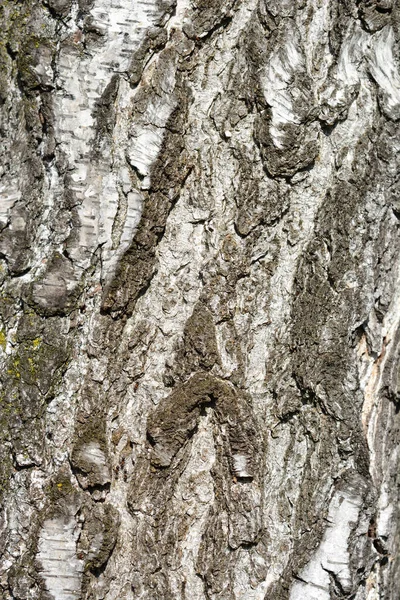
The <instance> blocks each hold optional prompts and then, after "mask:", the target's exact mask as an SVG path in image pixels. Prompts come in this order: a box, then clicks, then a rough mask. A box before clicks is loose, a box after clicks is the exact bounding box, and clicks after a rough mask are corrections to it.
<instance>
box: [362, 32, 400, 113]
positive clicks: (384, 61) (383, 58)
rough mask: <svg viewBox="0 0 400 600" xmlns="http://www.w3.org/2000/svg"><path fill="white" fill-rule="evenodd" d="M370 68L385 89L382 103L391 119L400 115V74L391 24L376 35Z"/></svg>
mask: <svg viewBox="0 0 400 600" xmlns="http://www.w3.org/2000/svg"><path fill="white" fill-rule="evenodd" d="M374 42H375V43H374V45H373V47H372V50H371V53H370V58H369V68H370V71H371V74H372V76H373V78H374V79H375V81H376V83H377V84H378V85H379V87H380V88H381V90H382V91H383V95H384V97H383V99H382V104H383V108H384V110H385V112H386V113H387V116H388V117H390V118H391V119H398V118H399V117H400V76H399V73H398V69H397V67H396V61H395V57H394V52H393V47H394V43H395V39H394V32H393V28H392V27H391V26H388V27H384V28H383V29H382V30H381V31H379V32H377V33H376V34H375V35H374Z"/></svg>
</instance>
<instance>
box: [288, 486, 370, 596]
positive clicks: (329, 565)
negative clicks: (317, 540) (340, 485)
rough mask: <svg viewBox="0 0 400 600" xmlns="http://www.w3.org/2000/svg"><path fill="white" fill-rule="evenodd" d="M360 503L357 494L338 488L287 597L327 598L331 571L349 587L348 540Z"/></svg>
mask: <svg viewBox="0 0 400 600" xmlns="http://www.w3.org/2000/svg"><path fill="white" fill-rule="evenodd" d="M361 505H362V499H361V497H360V496H355V495H352V494H349V493H348V492H345V491H338V492H337V493H336V494H335V495H334V497H333V498H332V501H331V503H330V506H329V514H328V522H329V525H328V527H327V529H326V531H325V534H324V537H323V540H322V542H321V544H320V546H319V548H318V550H317V551H316V553H315V555H314V557H313V558H312V560H311V561H310V562H309V563H308V565H307V566H306V567H305V568H304V569H303V570H302V572H301V573H300V578H301V579H302V581H296V582H295V583H294V585H293V586H292V589H291V592H290V597H289V599H290V600H330V597H331V596H330V593H329V584H330V575H329V573H333V574H334V575H335V577H336V578H337V579H338V580H339V581H340V584H341V586H342V587H343V589H344V590H345V591H348V590H350V588H351V575H350V567H349V559H350V556H349V550H348V540H349V536H350V533H351V528H352V525H353V523H356V522H357V520H358V514H359V511H360V508H361Z"/></svg>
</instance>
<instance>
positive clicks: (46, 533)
mask: <svg viewBox="0 0 400 600" xmlns="http://www.w3.org/2000/svg"><path fill="white" fill-rule="evenodd" d="M79 529H80V527H79V526H77V524H76V522H75V519H73V518H72V517H65V518H63V517H58V518H55V519H48V520H47V521H45V522H44V526H43V529H42V531H41V533H40V537H39V552H38V559H39V560H40V562H41V563H42V566H43V572H42V575H43V577H44V580H45V582H46V588H47V590H48V591H49V592H50V594H51V595H52V596H53V598H54V600H76V599H77V598H80V597H81V580H82V572H83V566H84V563H83V561H82V560H79V559H78V558H77V556H76V542H77V539H78V537H79Z"/></svg>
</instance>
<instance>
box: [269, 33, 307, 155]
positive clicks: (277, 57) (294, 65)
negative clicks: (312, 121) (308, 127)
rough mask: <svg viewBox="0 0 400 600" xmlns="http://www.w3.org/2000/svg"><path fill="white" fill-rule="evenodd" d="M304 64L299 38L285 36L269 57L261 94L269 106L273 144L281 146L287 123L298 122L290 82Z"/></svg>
mask: <svg viewBox="0 0 400 600" xmlns="http://www.w3.org/2000/svg"><path fill="white" fill-rule="evenodd" d="M304 68H305V64H304V57H303V56H302V55H301V53H300V52H299V45H298V40H297V41H296V40H293V39H288V41H287V44H286V46H284V47H283V48H279V49H278V50H277V51H276V52H275V53H274V54H273V55H272V57H271V60H270V62H269V65H268V70H267V73H266V76H265V79H264V82H263V84H264V95H265V99H266V101H267V102H268V104H269V105H270V106H271V109H272V120H271V126H270V133H271V136H272V139H273V140H274V145H275V146H276V147H277V148H280V149H282V148H283V147H284V144H283V141H284V138H285V132H284V129H283V126H284V125H286V124H287V123H291V124H299V123H300V122H301V119H300V117H299V115H297V114H296V110H295V108H294V106H293V100H292V94H291V90H290V87H289V86H290V83H291V81H292V79H293V75H294V73H295V72H296V71H298V70H303V69H304Z"/></svg>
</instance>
